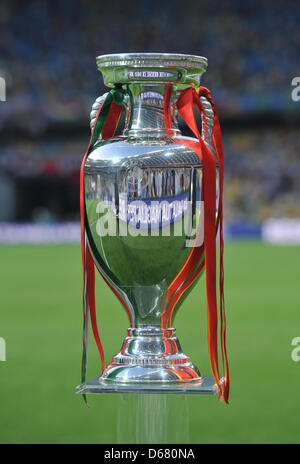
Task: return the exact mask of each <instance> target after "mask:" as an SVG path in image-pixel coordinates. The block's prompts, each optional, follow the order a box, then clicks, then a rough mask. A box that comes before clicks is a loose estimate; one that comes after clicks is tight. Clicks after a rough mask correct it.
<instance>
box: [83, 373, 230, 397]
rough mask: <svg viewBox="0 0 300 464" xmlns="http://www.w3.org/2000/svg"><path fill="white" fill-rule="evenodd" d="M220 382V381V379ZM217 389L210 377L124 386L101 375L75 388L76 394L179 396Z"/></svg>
mask: <svg viewBox="0 0 300 464" xmlns="http://www.w3.org/2000/svg"><path fill="white" fill-rule="evenodd" d="M221 380H222V379H221ZM217 392H218V388H217V385H216V382H215V379H214V378H213V377H212V376H204V377H201V379H200V380H199V381H192V382H169V383H157V384H155V383H148V384H147V383H136V384H133V383H131V384H125V383H116V382H112V381H109V380H103V378H102V376H101V375H98V376H97V377H94V378H93V379H91V380H88V381H87V382H85V383H83V384H81V385H79V386H78V387H76V393H78V394H88V393H98V394H100V393H120V394H125V393H134V394H148V393H164V394H181V395H215V394H216V393H217Z"/></svg>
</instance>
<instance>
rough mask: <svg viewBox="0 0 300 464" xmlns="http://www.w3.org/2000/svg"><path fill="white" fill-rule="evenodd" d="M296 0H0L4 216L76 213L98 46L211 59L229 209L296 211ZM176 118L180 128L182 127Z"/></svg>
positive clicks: (257, 213) (299, 36) (0, 201)
mask: <svg viewBox="0 0 300 464" xmlns="http://www.w3.org/2000/svg"><path fill="white" fill-rule="evenodd" d="M299 21H300V6H299V2H297V1H292V0H290V1H282V0H279V1H276V2H271V1H266V0H263V1H257V0H244V1H243V2H240V1H239V0H232V1H230V2H219V1H217V0H212V1H208V0H207V1H199V2H192V1H189V0H187V1H185V2H182V1H179V0H173V1H172V2H171V1H167V2H159V1H155V0H139V1H137V0H133V1H131V2H118V1H111V2H109V4H108V3H107V2H92V1H90V0H88V1H86V0H85V1H79V0H73V1H71V0H61V1H55V0H54V1H50V0H49V1H42V0H36V1H28V2H22V1H15V0H11V1H10V2H8V1H4V2H2V3H1V5H0V34H1V41H0V76H1V77H4V78H5V80H6V85H7V101H6V102H0V221H3V220H8V221H15V220H17V221H30V220H34V221H55V220H74V219H78V215H79V208H78V195H79V193H78V192H79V167H80V161H81V158H82V155H83V153H84V151H85V147H86V145H87V142H88V139H89V112H90V108H91V105H92V103H93V102H94V99H95V98H96V97H97V96H98V95H100V94H102V93H103V92H104V90H105V89H104V87H103V85H102V81H101V78H100V75H99V73H98V72H97V69H96V64H95V57H96V55H99V54H104V53H114V52H122V51H123V52H139V51H144V52H156V51H159V52H179V53H189V54H200V55H201V54H202V55H204V56H206V57H207V58H208V60H209V67H208V71H207V73H206V75H205V76H204V78H203V85H206V86H207V87H209V88H211V89H212V92H213V96H214V99H215V101H216V104H217V106H218V111H219V114H220V118H221V123H222V128H223V134H224V144H225V155H226V178H225V208H226V210H225V217H226V219H227V220H228V221H252V222H259V221H261V220H264V219H265V218H268V217H270V216H292V217H300V193H299V192H300V188H299V187H300V185H299V183H300V155H299V153H300V141H299V136H298V130H299V114H300V111H299V109H300V102H294V101H293V100H292V98H291V92H292V86H291V81H292V79H293V77H295V76H300V68H299V63H300V61H299V55H300V54H299V47H300V33H299ZM183 129H184V128H183Z"/></svg>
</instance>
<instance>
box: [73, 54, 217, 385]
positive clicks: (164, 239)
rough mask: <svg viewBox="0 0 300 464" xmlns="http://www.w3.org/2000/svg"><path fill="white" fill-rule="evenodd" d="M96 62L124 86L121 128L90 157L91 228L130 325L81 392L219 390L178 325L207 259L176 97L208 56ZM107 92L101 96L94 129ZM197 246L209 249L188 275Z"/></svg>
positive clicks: (206, 122) (193, 168) (108, 81)
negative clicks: (195, 360) (178, 316)
mask: <svg viewBox="0 0 300 464" xmlns="http://www.w3.org/2000/svg"><path fill="white" fill-rule="evenodd" d="M97 65H98V69H99V70H100V71H101V72H102V74H103V76H104V83H105V85H107V86H108V87H114V86H116V85H117V86H119V88H122V90H123V92H124V115H125V120H124V121H125V122H124V129H123V130H122V132H121V135H115V136H113V137H112V138H110V139H108V140H107V139H105V140H104V139H102V138H101V137H99V139H98V140H97V141H96V143H94V145H93V147H92V149H91V151H90V153H89V155H88V156H87V158H86V161H85V166H84V201H85V215H86V236H87V240H88V245H89V248H90V251H91V253H92V256H93V259H94V262H95V264H96V266H97V268H98V269H99V270H100V271H101V273H102V275H103V276H104V277H105V279H106V281H107V282H108V283H109V284H110V286H111V287H112V289H113V290H114V292H115V293H116V294H117V296H119V297H120V299H121V301H122V302H123V304H124V306H125V309H126V311H127V313H128V316H129V320H130V328H129V329H128V335H127V337H126V338H125V339H124V341H123V344H122V347H121V350H120V352H119V353H118V354H116V355H115V356H114V357H113V359H112V362H111V363H109V364H108V365H106V367H105V369H104V371H103V373H102V374H101V375H98V376H96V377H95V378H93V379H92V380H89V381H87V382H85V383H83V384H81V385H80V386H78V387H77V393H102V392H110V393H111V392H165V393H183V392H186V393H197V394H213V393H215V392H216V385H215V380H214V378H213V377H208V376H202V375H201V373H200V371H199V369H198V368H197V367H196V366H195V364H194V363H193V362H192V361H191V359H190V357H189V356H188V355H186V354H185V353H184V352H183V351H182V348H181V346H180V342H179V340H178V338H177V336H176V330H175V329H174V328H173V319H174V316H175V314H176V312H177V311H178V308H179V307H180V305H181V303H182V301H183V300H184V297H185V296H186V294H187V293H188V292H189V291H190V290H191V289H192V288H193V287H194V286H195V284H196V282H197V281H198V279H199V277H200V276H201V272H202V268H203V261H204V253H203V201H202V198H203V192H202V180H203V170H202V163H201V161H200V159H199V157H198V155H197V154H196V153H195V152H194V151H193V150H192V149H190V148H189V147H188V146H186V145H184V144H183V143H181V142H182V141H184V140H195V139H193V138H191V137H183V136H182V134H181V132H180V130H179V128H178V123H177V114H176V113H177V110H176V107H175V105H174V104H175V102H176V100H177V97H178V95H179V93H180V92H181V91H182V90H183V89H185V88H187V87H189V86H193V87H197V86H199V83H200V77H201V75H202V74H203V73H204V72H205V70H206V67H207V60H206V58H203V57H200V56H190V55H178V54H164V53H153V54H152V53H133V54H118V55H104V56H99V57H98V58H97ZM105 97H106V95H103V96H102V97H99V98H98V99H97V100H96V101H95V103H94V105H93V108H92V112H91V128H92V129H93V127H94V124H95V118H96V115H97V112H98V110H99V107H100V106H101V104H102V103H103V101H104V100H105ZM201 104H202V107H203V108H204V111H203V113H202V124H203V126H205V130H203V131H202V134H203V139H204V141H205V143H206V144H207V146H208V147H209V148H210V149H211V150H212V151H213V148H212V143H211V135H212V128H213V116H214V112H213V109H212V106H211V104H210V102H209V101H208V100H207V99H206V98H205V97H201ZM166 114H167V122H166ZM180 141H181V142H180ZM217 173H218V166H217ZM217 185H218V181H217ZM193 247H199V250H200V251H201V250H202V252H199V260H198V262H197V263H196V264H195V266H194V268H193V269H192V270H191V275H189V276H186V277H185V280H183V281H181V280H180V279H179V277H180V275H181V272H182V269H183V268H184V266H185V263H186V262H187V260H188V259H189V255H190V252H191V249H192V248H193ZM196 271H197V272H196ZM191 276H194V277H193V278H192V277H191ZM195 276H196V277H195ZM179 282H180V284H179ZM186 282H188V284H189V285H188V286H186V285H185V284H186ZM174 285H175V286H174ZM183 288H184V291H183ZM185 290H187V291H185ZM107 310H108V309H107ZM192 323H193V321H191V324H192Z"/></svg>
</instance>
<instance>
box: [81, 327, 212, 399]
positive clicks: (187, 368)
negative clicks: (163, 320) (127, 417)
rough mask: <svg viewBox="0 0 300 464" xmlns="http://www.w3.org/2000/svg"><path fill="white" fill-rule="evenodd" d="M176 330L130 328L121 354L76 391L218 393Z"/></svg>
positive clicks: (210, 378)
mask: <svg viewBox="0 0 300 464" xmlns="http://www.w3.org/2000/svg"><path fill="white" fill-rule="evenodd" d="M175 332H176V330H175V329H171V328H168V329H162V328H161V327H159V326H157V325H154V324H153V325H146V326H145V325H144V326H143V327H140V328H130V329H128V337H126V338H125V340H124V342H123V345H122V348H121V351H120V353H118V354H117V355H115V356H114V357H113V359H112V362H111V363H110V364H108V365H107V366H106V368H105V369H104V371H103V373H102V374H101V375H99V376H97V377H94V378H93V379H91V380H89V381H88V382H86V383H84V384H82V385H79V386H78V387H77V388H76V393H81V394H83V393H181V394H187V393H188V394H198V395H199V394H202V395H213V394H215V393H216V392H217V387H216V384H215V380H214V378H213V377H202V376H201V374H200V372H199V370H198V368H197V367H196V366H195V365H194V364H193V363H192V362H191V360H190V358H189V356H187V355H186V354H184V353H183V351H182V349H181V346H180V343H179V340H178V338H177V337H176V336H175Z"/></svg>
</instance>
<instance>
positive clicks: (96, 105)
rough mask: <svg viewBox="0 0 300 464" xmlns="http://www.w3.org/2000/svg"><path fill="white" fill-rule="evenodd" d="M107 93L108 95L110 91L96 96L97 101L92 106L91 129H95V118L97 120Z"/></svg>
mask: <svg viewBox="0 0 300 464" xmlns="http://www.w3.org/2000/svg"><path fill="white" fill-rule="evenodd" d="M107 95H108V92H106V93H104V94H103V95H101V96H100V97H98V98H96V100H95V102H94V104H93V106H92V111H91V113H90V128H91V131H92V130H93V129H94V125H95V120H96V116H97V113H98V110H99V108H100V106H101V105H102V103H103V102H104V100H105V98H106V97H107ZM99 138H100V139H101V138H102V137H101V135H100V137H99Z"/></svg>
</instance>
